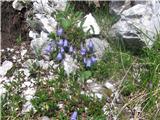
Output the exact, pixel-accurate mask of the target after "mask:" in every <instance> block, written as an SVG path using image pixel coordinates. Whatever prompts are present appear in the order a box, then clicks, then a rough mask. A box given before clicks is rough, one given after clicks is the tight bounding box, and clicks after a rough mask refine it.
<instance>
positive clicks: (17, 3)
mask: <svg viewBox="0 0 160 120" xmlns="http://www.w3.org/2000/svg"><path fill="white" fill-rule="evenodd" d="M12 7H13V8H14V9H16V10H19V11H21V10H22V9H23V8H24V7H25V6H24V1H20V0H14V2H13V3H12Z"/></svg>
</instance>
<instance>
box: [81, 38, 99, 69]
mask: <svg viewBox="0 0 160 120" xmlns="http://www.w3.org/2000/svg"><path fill="white" fill-rule="evenodd" d="M87 46H88V49H87V48H85V47H84V46H83V44H81V51H80V53H81V55H82V59H83V64H84V65H85V67H86V68H90V67H91V66H92V65H93V64H95V63H96V61H97V59H96V57H95V56H94V44H93V42H92V41H91V40H90V41H89V44H88V45H87Z"/></svg>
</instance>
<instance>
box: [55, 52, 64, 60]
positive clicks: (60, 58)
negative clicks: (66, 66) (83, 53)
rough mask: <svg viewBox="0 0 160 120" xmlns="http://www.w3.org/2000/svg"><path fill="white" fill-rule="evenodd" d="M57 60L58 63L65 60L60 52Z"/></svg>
mask: <svg viewBox="0 0 160 120" xmlns="http://www.w3.org/2000/svg"><path fill="white" fill-rule="evenodd" d="M56 59H57V60H58V61H61V60H62V59H63V56H62V53H60V52H59V53H58V55H57V57H56Z"/></svg>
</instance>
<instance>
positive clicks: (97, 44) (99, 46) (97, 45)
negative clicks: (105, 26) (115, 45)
mask: <svg viewBox="0 0 160 120" xmlns="http://www.w3.org/2000/svg"><path fill="white" fill-rule="evenodd" d="M90 40H91V41H92V42H93V45H94V51H95V55H96V57H97V59H100V58H101V57H102V56H103V54H104V52H105V50H106V49H107V48H108V49H109V43H108V42H107V41H106V40H101V39H99V38H95V37H93V38H89V39H86V47H87V48H88V44H89V41H90Z"/></svg>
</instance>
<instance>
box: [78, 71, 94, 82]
mask: <svg viewBox="0 0 160 120" xmlns="http://www.w3.org/2000/svg"><path fill="white" fill-rule="evenodd" d="M91 76H92V72H91V71H84V72H81V73H80V79H81V80H87V79H89V78H90V77H91Z"/></svg>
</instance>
